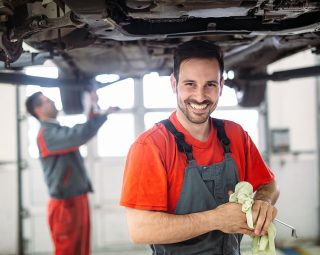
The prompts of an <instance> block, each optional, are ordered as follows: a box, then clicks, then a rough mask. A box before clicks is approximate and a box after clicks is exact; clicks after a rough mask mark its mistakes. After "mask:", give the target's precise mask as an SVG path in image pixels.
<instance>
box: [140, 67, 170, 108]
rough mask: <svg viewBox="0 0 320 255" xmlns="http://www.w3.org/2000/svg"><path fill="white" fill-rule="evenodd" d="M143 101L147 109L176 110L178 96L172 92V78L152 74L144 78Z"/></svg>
mask: <svg viewBox="0 0 320 255" xmlns="http://www.w3.org/2000/svg"><path fill="white" fill-rule="evenodd" d="M143 101H144V106H145V107H146V108H174V107H176V95H175V94H174V93H173V92H172V89H171V84H170V77H169V76H159V75H158V73H150V74H147V75H145V76H144V78H143Z"/></svg>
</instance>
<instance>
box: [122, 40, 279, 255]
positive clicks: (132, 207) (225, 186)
mask: <svg viewBox="0 0 320 255" xmlns="http://www.w3.org/2000/svg"><path fill="white" fill-rule="evenodd" d="M223 70H224V63H223V54H222V52H221V50H220V48H219V47H217V46H216V45H213V44H211V43H208V42H205V41H190V42H186V43H184V44H181V45H180V46H179V47H178V48H177V49H176V51H175V54H174V73H173V75H171V85H172V89H173V92H174V93H175V94H176V96H177V105H178V107H177V110H176V111H175V112H173V113H172V114H171V116H170V117H169V119H167V120H163V121H161V122H160V123H157V124H156V125H155V126H154V127H153V128H152V129H150V130H148V131H146V132H144V133H143V134H142V135H140V137H139V138H138V139H137V140H136V141H135V143H134V144H133V145H132V147H131V149H130V151H129V154H128V157H127V162H126V167H125V173H124V179H123V189H122V196H121V202H120V204H121V205H122V206H125V207H126V208H127V221H128V226H129V233H130V236H131V239H132V240H133V242H135V243H141V244H150V246H151V249H152V252H153V254H179V255H181V254H183V255H188V254H226V255H229V254H230V255H233V254H235V255H236V254H240V242H241V238H242V235H243V234H247V235H251V236H254V235H257V236H261V235H264V234H266V231H267V229H268V227H269V225H270V223H271V222H272V221H273V219H274V218H275V216H276V212H277V210H276V208H275V207H274V204H275V202H276V200H277V198H278V195H279V191H278V189H277V186H276V182H275V179H274V175H273V173H272V172H271V170H270V169H269V168H268V167H267V165H266V164H265V163H264V161H263V160H262V158H261V155H260V153H259V152H258V150H257V148H256V146H255V145H254V143H253V142H252V140H251V138H250V136H249V135H248V134H247V132H245V131H244V130H243V129H242V127H241V126H240V125H238V124H236V123H234V122H232V121H228V120H219V119H214V118H211V117H210V115H211V113H212V112H213V111H214V110H215V109H216V107H217V104H218V101H219V97H220V96H221V93H222V89H223V85H224V80H223V76H222V74H223ZM239 181H247V182H249V183H251V184H252V186H253V188H254V190H255V191H256V193H255V198H254V199H255V201H254V205H253V222H254V224H255V228H254V229H250V228H249V227H248V225H247V222H246V216H245V214H244V213H243V212H242V211H241V206H240V205H239V204H236V203H231V202H228V198H229V194H230V193H231V192H233V191H234V187H235V185H236V184H237V183H238V182H239Z"/></svg>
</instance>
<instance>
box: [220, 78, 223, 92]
mask: <svg viewBox="0 0 320 255" xmlns="http://www.w3.org/2000/svg"><path fill="white" fill-rule="evenodd" d="M223 86H224V79H223V78H222V79H221V81H220V96H221V95H222V89H223Z"/></svg>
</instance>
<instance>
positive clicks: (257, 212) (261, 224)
mask: <svg viewBox="0 0 320 255" xmlns="http://www.w3.org/2000/svg"><path fill="white" fill-rule="evenodd" d="M252 216H253V224H254V225H255V229H254V234H255V235H257V236H263V235H265V234H266V233H267V231H268V228H269V226H270V224H271V222H272V221H273V220H274V218H275V217H276V216H277V209H276V208H275V207H274V206H273V205H272V204H271V203H269V202H267V201H263V200H255V201H254V204H253V206H252Z"/></svg>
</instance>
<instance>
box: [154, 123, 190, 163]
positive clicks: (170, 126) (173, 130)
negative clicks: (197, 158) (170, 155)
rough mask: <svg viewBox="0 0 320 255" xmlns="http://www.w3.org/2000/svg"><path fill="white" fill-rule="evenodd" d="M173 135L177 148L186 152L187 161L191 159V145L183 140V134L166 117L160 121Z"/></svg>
mask: <svg viewBox="0 0 320 255" xmlns="http://www.w3.org/2000/svg"><path fill="white" fill-rule="evenodd" d="M160 122H161V123H162V124H163V125H164V126H165V127H166V128H167V129H168V130H169V131H170V132H171V133H172V134H173V136H174V139H175V140H176V144H177V146H178V150H179V151H180V152H183V153H185V154H186V156H187V158H188V161H190V160H193V154H192V146H191V145H190V144H187V143H186V141H185V140H184V134H183V133H181V132H179V131H178V130H177V129H176V128H175V126H174V125H173V124H172V122H171V121H170V120H168V119H165V120H162V121H160Z"/></svg>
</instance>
